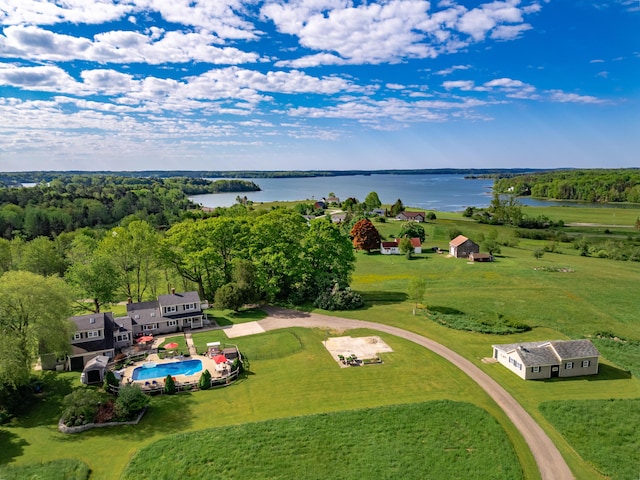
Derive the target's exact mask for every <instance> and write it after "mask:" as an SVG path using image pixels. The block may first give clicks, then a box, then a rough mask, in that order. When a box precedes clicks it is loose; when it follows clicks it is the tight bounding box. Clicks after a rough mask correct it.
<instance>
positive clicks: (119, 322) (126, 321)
mask: <svg viewBox="0 0 640 480" xmlns="http://www.w3.org/2000/svg"><path fill="white" fill-rule="evenodd" d="M113 323H114V325H113V330H114V332H116V333H122V332H131V331H132V330H133V322H132V320H131V318H130V317H118V318H116V319H115V320H114V321H113Z"/></svg>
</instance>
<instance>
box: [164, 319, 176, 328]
mask: <svg viewBox="0 0 640 480" xmlns="http://www.w3.org/2000/svg"><path fill="white" fill-rule="evenodd" d="M176 325H178V321H177V320H169V321H168V322H167V327H175V326H176Z"/></svg>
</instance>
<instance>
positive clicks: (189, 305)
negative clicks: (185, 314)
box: [184, 303, 196, 310]
mask: <svg viewBox="0 0 640 480" xmlns="http://www.w3.org/2000/svg"><path fill="white" fill-rule="evenodd" d="M184 309H185V310H195V309H196V304H195V303H187V304H186V305H185V306H184Z"/></svg>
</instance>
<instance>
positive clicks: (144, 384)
mask: <svg viewBox="0 0 640 480" xmlns="http://www.w3.org/2000/svg"><path fill="white" fill-rule="evenodd" d="M184 360H200V361H201V362H202V370H201V371H199V372H197V373H195V374H193V375H172V378H173V379H174V381H175V384H176V388H177V389H178V390H188V389H194V388H197V387H198V381H199V380H200V376H201V375H202V372H203V371H204V370H209V373H210V374H211V381H212V384H213V383H214V382H215V381H216V380H217V381H218V382H217V383H224V382H221V381H222V380H224V379H230V378H231V377H232V375H231V364H230V363H229V364H226V365H223V364H218V363H216V362H215V361H214V360H213V358H212V357H211V356H209V355H194V356H190V357H185V356H182V355H177V356H175V357H170V358H166V357H165V358H163V359H161V358H160V357H159V356H158V354H156V353H152V354H150V355H149V356H148V357H147V358H146V359H145V360H144V361H140V362H136V363H134V364H133V365H130V366H128V367H125V368H124V369H122V370H119V373H120V375H121V382H120V383H121V384H122V385H126V384H135V385H139V386H140V388H141V389H142V391H143V392H147V393H159V392H162V391H163V390H164V380H165V377H157V378H150V379H146V380H134V379H133V371H134V370H135V369H136V368H137V367H141V366H143V365H144V364H145V363H154V364H156V365H162V364H168V363H176V362H181V361H184Z"/></svg>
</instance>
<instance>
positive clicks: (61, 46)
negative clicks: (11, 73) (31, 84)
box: [0, 26, 258, 65]
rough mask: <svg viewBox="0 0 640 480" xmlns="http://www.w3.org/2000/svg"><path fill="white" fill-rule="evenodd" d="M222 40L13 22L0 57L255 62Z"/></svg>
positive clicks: (0, 42) (0, 45) (251, 55)
mask: <svg viewBox="0 0 640 480" xmlns="http://www.w3.org/2000/svg"><path fill="white" fill-rule="evenodd" d="M220 43H222V40H221V39H220V38H218V37H216V36H214V35H211V34H207V33H188V32H187V33H185V32H179V31H172V32H164V31H163V30H161V29H159V28H151V29H149V32H148V34H142V33H139V32H134V31H123V30H118V31H109V32H104V33H100V34H97V35H95V36H94V38H93V40H91V39H87V38H82V37H73V36H70V35H63V34H58V33H54V32H50V31H48V30H45V29H42V28H40V27H36V26H9V27H6V28H5V29H4V35H0V55H2V56H5V57H8V58H23V59H29V60H34V61H73V60H85V61H93V62H100V63H147V64H152V65H159V64H164V63H186V62H207V63H212V64H227V65H236V64H241V63H254V62H256V61H257V60H258V55H257V54H256V53H247V52H242V51H240V50H238V49H237V48H233V47H218V46H214V44H220Z"/></svg>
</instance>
